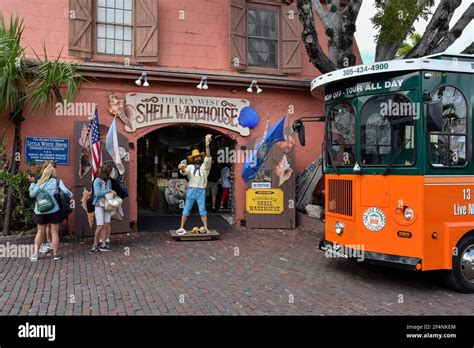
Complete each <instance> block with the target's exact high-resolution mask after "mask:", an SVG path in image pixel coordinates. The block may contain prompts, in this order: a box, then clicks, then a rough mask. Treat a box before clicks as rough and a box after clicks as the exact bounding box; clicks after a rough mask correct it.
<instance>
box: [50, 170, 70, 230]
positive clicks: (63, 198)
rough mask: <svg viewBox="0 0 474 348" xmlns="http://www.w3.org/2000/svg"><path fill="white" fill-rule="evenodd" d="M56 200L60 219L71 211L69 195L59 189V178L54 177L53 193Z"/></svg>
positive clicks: (64, 217)
mask: <svg viewBox="0 0 474 348" xmlns="http://www.w3.org/2000/svg"><path fill="white" fill-rule="evenodd" d="M54 198H55V199H56V202H58V206H59V212H60V216H61V221H62V220H64V219H66V218H67V217H68V216H69V214H71V213H72V207H71V197H69V195H68V194H66V193H64V192H63V191H61V189H60V188H59V179H56V193H55V194H54Z"/></svg>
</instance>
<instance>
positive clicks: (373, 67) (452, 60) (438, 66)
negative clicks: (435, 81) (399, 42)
mask: <svg viewBox="0 0 474 348" xmlns="http://www.w3.org/2000/svg"><path fill="white" fill-rule="evenodd" d="M414 70H434V71H452V72H461V73H471V74H472V73H474V55H471V54H446V53H439V54H433V55H431V56H426V57H422V58H413V59H399V60H389V61H385V62H377V63H373V64H363V65H355V66H350V67H347V68H343V69H339V70H334V71H331V72H329V73H327V74H323V75H321V76H318V77H316V78H315V79H314V80H313V81H311V91H314V90H315V89H316V88H319V87H322V86H324V85H327V84H328V83H331V82H334V81H340V80H345V79H350V78H354V77H357V76H367V75H372V74H381V73H388V72H394V71H403V72H405V71H414Z"/></svg>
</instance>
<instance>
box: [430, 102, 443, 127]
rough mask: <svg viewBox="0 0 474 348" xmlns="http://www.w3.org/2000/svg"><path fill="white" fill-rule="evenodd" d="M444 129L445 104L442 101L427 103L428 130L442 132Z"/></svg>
mask: <svg viewBox="0 0 474 348" xmlns="http://www.w3.org/2000/svg"><path fill="white" fill-rule="evenodd" d="M442 129H443V104H442V103H441V102H440V101H437V102H428V103H426V130H427V131H428V132H441V130H442Z"/></svg>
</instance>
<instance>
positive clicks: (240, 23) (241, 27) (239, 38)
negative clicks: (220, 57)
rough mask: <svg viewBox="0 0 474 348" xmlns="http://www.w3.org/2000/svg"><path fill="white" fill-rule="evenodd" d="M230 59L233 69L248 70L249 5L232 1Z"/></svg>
mask: <svg viewBox="0 0 474 348" xmlns="http://www.w3.org/2000/svg"><path fill="white" fill-rule="evenodd" d="M229 30H230V34H229V37H230V39H229V54H230V55H229V59H230V66H231V68H234V69H237V70H245V69H247V3H246V0H231V1H230V11H229Z"/></svg>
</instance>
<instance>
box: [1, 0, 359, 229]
mask: <svg viewBox="0 0 474 348" xmlns="http://www.w3.org/2000/svg"><path fill="white" fill-rule="evenodd" d="M0 11H1V13H2V15H3V16H4V17H7V18H8V17H9V16H11V15H18V16H20V17H22V18H23V19H24V25H25V31H24V35H23V43H24V46H25V47H26V52H27V55H28V57H29V58H32V59H34V57H35V56H34V53H33V52H34V51H36V52H38V53H41V52H42V44H43V42H44V43H45V44H46V47H47V52H48V55H49V58H55V57H57V56H58V55H59V54H60V52H61V53H62V59H64V60H68V61H75V62H78V63H80V70H81V72H82V73H83V74H84V75H85V76H86V78H87V79H88V81H87V82H84V83H83V84H82V89H81V92H80V95H79V96H78V97H77V99H76V100H75V101H74V103H75V104H74V105H73V106H71V107H70V109H69V111H70V112H69V113H67V112H64V110H63V111H62V112H61V110H60V108H58V107H57V106H55V107H53V108H51V109H50V110H43V111H41V112H38V113H30V112H28V111H25V117H26V121H25V122H24V123H23V126H22V140H23V145H22V154H21V156H22V157H21V168H23V169H24V168H27V167H28V166H30V164H29V163H27V162H28V161H27V156H26V155H27V154H26V150H27V149H26V148H27V143H26V142H27V140H26V139H27V138H28V137H45V138H62V139H68V140H69V161H68V163H67V164H65V165H58V174H59V176H60V177H61V178H63V179H64V181H65V183H66V185H68V186H69V187H70V188H72V189H73V190H74V193H75V198H76V199H77V200H79V199H80V195H81V192H82V190H83V186H85V187H86V188H89V187H90V173H86V174H85V175H83V176H82V174H81V175H80V174H79V171H80V170H81V163H80V161H81V158H80V156H81V147H80V145H79V144H78V140H79V136H80V131H81V127H82V125H83V124H86V125H87V124H88V122H89V121H88V119H89V117H90V112H89V111H90V110H89V109H90V107H91V105H94V104H97V105H98V111H99V120H100V124H101V125H102V126H103V129H102V130H101V131H102V132H103V134H104V135H105V133H106V132H107V128H108V127H109V125H110V123H111V121H112V119H113V115H112V113H111V112H110V111H109V107H110V98H109V96H110V95H113V96H115V97H116V98H117V99H118V100H125V104H127V105H128V106H126V107H125V110H124V115H125V116H126V117H131V115H132V114H133V113H135V115H138V114H139V113H140V111H137V110H138V109H139V107H138V104H139V103H141V102H142V103H143V100H144V99H147V98H153V97H155V98H156V99H155V101H156V102H153V100H151V101H148V103H152V104H153V103H154V104H153V105H155V112H157V113H159V117H158V116H157V117H153V115H152V113H149V114H141V115H140V116H141V117H145V116H146V117H148V119H147V120H145V121H143V120H142V121H143V122H138V121H137V118H135V120H134V121H132V122H134V124H133V126H132V127H131V128H130V127H129V129H125V124H124V122H122V121H121V120H119V119H117V126H118V132H119V133H120V134H121V137H120V138H121V140H120V141H121V146H123V148H124V158H123V161H124V163H126V172H125V174H124V176H123V178H122V180H123V182H124V183H125V184H126V185H127V187H128V190H129V194H130V196H129V199H128V203H127V205H126V210H127V211H126V215H127V217H128V219H127V223H128V222H132V227H133V222H136V221H137V220H139V219H140V217H139V216H141V211H140V210H141V209H142V208H141V207H142V205H143V206H146V205H148V208H150V205H151V207H152V208H156V209H155V210H158V211H161V210H160V209H161V208H162V207H160V204H165V203H164V201H161V200H162V197H160V196H159V193H157V192H160V188H159V187H158V186H159V185H158V186H157V185H152V186H151V188H150V187H148V188H147V185H149V184H147V182H155V181H154V180H158V179H165V180H168V179H170V178H172V177H173V171H174V170H175V169H173V168H171V169H170V170H169V171H168V172H166V170H163V166H164V167H166V166H168V167H170V166H171V167H173V166H174V165H177V164H178V163H179V162H180V161H181V160H182V159H183V158H184V157H183V151H189V150H190V149H191V148H190V147H189V146H191V145H192V144H191V143H189V142H188V143H186V141H184V140H186V139H184V140H183V139H176V138H179V137H180V134H183V135H182V136H181V137H187V136H188V135H189V134H191V135H192V134H198V133H199V134H201V133H200V132H204V133H205V132H208V131H209V132H212V133H214V138H216V136H217V135H220V136H219V137H217V139H220V140H219V142H218V143H217V144H226V146H231V150H232V149H233V150H242V151H244V150H246V149H251V148H252V146H253V145H254V143H255V140H256V138H257V140H258V138H259V137H261V136H262V135H263V133H264V130H265V126H266V121H267V116H268V118H269V120H270V124H271V125H273V124H274V123H275V122H277V121H278V120H279V119H281V118H282V117H283V116H284V115H285V114H288V115H289V121H288V123H287V125H286V127H287V129H289V126H290V125H291V123H292V122H293V121H294V120H296V119H297V118H300V117H302V116H311V115H322V114H324V101H323V96H322V95H321V97H320V98H316V99H315V98H313V97H312V96H311V95H310V92H309V83H310V80H311V79H313V78H314V77H315V76H317V75H319V72H318V70H317V69H315V68H314V67H313V66H312V65H311V63H309V61H308V58H307V56H306V52H305V50H304V47H303V44H302V42H301V28H300V23H299V20H298V16H297V14H296V1H277V0H275V1H258V0H255V1H251V0H249V1H245V0H156V1H155V0H74V1H73V0H71V1H68V0H41V1H39V0H30V1H20V0H0ZM316 26H317V29H318V30H319V31H320V32H321V35H320V38H322V39H323V40H324V38H325V35H324V34H323V30H322V27H321V25H320V23H316ZM322 46H323V47H325V46H326V45H325V43H324V42H323V43H322ZM357 59H358V63H360V57H359V56H358V58H357ZM142 73H146V78H147V82H148V84H149V86H148V87H145V86H144V82H145V81H144V79H142V80H141V85H140V86H139V85H137V84H136V83H135V81H136V80H137V79H138V78H139V77H140V76H141V75H142ZM203 77H205V78H207V86H208V89H199V88H197V85H198V84H199V83H200V82H201V80H202V78H203ZM254 80H255V81H257V85H258V87H259V88H260V89H261V90H262V92H261V93H257V92H256V87H255V88H253V92H252V93H250V92H248V91H247V89H248V88H249V85H250V84H251V83H252V81H254ZM143 94H146V95H143ZM171 96H175V97H174V98H172V97H171ZM180 97H181V98H180ZM138 98H141V99H140V100H138ZM215 98H217V99H215ZM112 100H115V99H112ZM216 103H217V104H216ZM229 103H230V104H231V106H230V107H231V108H234V109H235V110H233V111H231V112H233V113H235V112H237V113H239V112H240V110H241V108H242V107H244V106H248V105H250V106H251V107H252V108H254V109H255V110H256V111H257V112H258V114H259V117H260V121H259V123H258V125H257V126H256V127H255V128H252V129H244V130H242V127H240V128H239V126H236V122H235V120H234V121H232V120H231V121H230V123H226V122H225V121H226V120H225V116H224V119H223V118H219V117H214V118H212V117H208V118H207V122H204V121H203V120H204V119H205V118H206V117H205V115H204V116H203V114H202V113H203V112H204V113H205V112H206V111H205V110H204V109H197V108H195V109H193V108H189V109H185V107H186V106H193V105H194V106H196V105H197V106H209V107H210V106H213V105H217V106H218V107H222V108H224V107H225V106H228V104H229ZM115 105H116V106H117V107H118V110H120V107H119V106H120V102H119V103H118V104H115ZM232 105H233V106H232ZM160 108H162V109H160ZM170 108H171V109H170ZM170 110H175V111H176V110H177V111H176V112H177V113H178V114H179V112H180V111H182V112H184V113H185V114H186V115H185V117H183V118H181V119H180V120H179V121H178V119H179V115H176V112H174V113H173V112H172V111H170ZM207 110H208V111H209V110H210V109H207ZM216 110H217V109H216ZM209 112H211V113H212V111H209ZM215 112H224V113H225V112H226V111H225V110H224V109H222V110H221V111H215ZM198 114H199V115H198ZM197 115H198V116H197ZM155 116H156V115H155ZM233 116H235V114H234V115H233ZM233 116H229V117H232V118H233V119H234V118H235V117H233ZM2 122H3V125H2V127H10V128H9V129H8V131H7V136H8V137H9V139H11V138H12V137H13V130H12V129H11V126H9V125H8V124H7V123H6V121H5V118H4V119H3V121H2ZM231 124H233V125H234V126H233V127H232V126H230V125H231ZM201 128H204V130H200V131H199V132H198V131H197V130H198V129H201ZM166 129H167V130H168V131H164V130H166ZM323 129H324V127H323V125H322V124H317V123H312V124H311V125H310V126H308V127H307V134H306V137H307V139H308V141H307V145H306V146H305V147H301V146H300V145H299V143H298V142H296V145H295V147H294V149H293V151H291V152H290V153H287V157H288V158H289V159H290V160H289V162H290V164H291V165H292V169H293V170H294V172H293V174H292V176H291V177H290V180H288V181H287V183H284V184H283V186H281V187H280V186H279V181H278V177H277V175H276V173H275V172H274V171H273V172H271V173H270V178H267V180H269V181H270V182H271V187H272V188H275V189H279V188H281V189H282V190H283V191H284V193H285V195H286V196H285V201H284V209H285V211H288V210H294V208H292V207H291V204H288V201H290V200H291V199H294V179H295V176H296V174H297V173H299V172H301V171H302V170H303V169H304V168H305V167H306V166H307V165H308V164H309V163H310V162H311V161H313V160H314V159H316V158H317V157H318V156H319V155H320V152H321V143H322V140H323ZM160 130H161V132H160ZM178 133H179V134H178ZM204 133H203V134H204ZM247 133H248V134H247ZM165 138H166V139H168V140H167V141H166V142H165V141H164V140H163V139H165ZM224 139H225V141H224ZM179 140H181V141H182V144H181V143H180V142H179ZM189 141H191V139H189ZM223 141H224V143H222V142H223ZM178 143H179V144H181V145H182V146H178V145H176V144H178ZM195 145H196V144H195ZM200 146H201V147H202V143H201V144H200ZM170 149H171V150H170ZM283 155H284V153H283V152H281V153H274V154H273V155H272V156H273V157H272V159H269V161H271V160H273V161H274V162H275V164H277V163H278V161H279V160H280V158H281V157H282V156H283ZM106 159H107V155H106V154H104V160H106ZM155 159H156V161H157V162H156V163H155ZM163 159H164V161H165V162H163ZM230 165H231V167H232V172H233V184H232V192H233V196H232V199H233V205H232V211H231V214H232V215H233V217H234V224H235V225H236V226H241V225H244V224H245V222H248V220H249V219H251V218H252V217H250V216H249V214H248V212H246V191H247V189H249V188H251V186H250V184H247V183H244V181H243V180H242V177H241V174H240V173H241V170H242V165H243V163H230ZM270 167H272V164H270ZM273 168H275V167H274V166H273ZM86 169H87V168H86ZM161 173H162V174H161ZM166 175H171V176H169V177H166ZM81 176H82V177H81ZM262 180H263V179H262ZM284 185H287V186H284ZM150 190H151V191H150ZM79 205H80V204H79V202H78V204H77V206H79ZM148 208H147V209H148ZM80 209H81V208H80V207H79V208H78V209H76V210H80ZM73 215H74V216H73V217H72V218H71V219H70V220H69V228H70V229H72V230H76V232H77V233H82V234H89V233H90V232H88V231H86V230H85V229H84V227H81V228H82V230H81V228H80V226H83V225H82V224H80V223H79V220H80V219H82V218H83V217H84V212H82V211H78V212H76V214H73ZM281 216H282V217H283V220H288V219H290V220H291V219H293V221H292V222H291V223H290V224H288V225H287V226H286V225H285V224H283V225H282V222H278V223H279V224H280V226H282V227H285V226H286V227H291V226H294V212H291V211H289V214H288V215H281ZM160 218H163V216H162V215H160V216H157V223H158V224H159V222H160ZM283 220H282V221H283ZM177 221H178V220H177V218H176V222H177ZM268 221H279V220H278V217H277V216H276V215H271V216H270V220H268ZM270 225H271V223H270ZM270 225H269V226H268V227H270ZM127 228H128V226H126V227H124V226H122V227H121V229H122V230H126V229H127ZM119 229H120V228H118V227H117V230H119Z"/></svg>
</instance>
